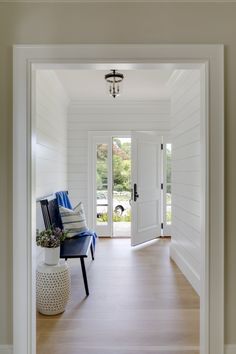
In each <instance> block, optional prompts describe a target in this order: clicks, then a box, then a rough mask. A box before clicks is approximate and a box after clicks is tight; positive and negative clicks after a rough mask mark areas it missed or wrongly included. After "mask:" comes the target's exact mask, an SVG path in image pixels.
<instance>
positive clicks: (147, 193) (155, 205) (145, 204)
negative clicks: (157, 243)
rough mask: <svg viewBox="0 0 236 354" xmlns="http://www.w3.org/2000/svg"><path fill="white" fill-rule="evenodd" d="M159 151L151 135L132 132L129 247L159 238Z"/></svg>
mask: <svg viewBox="0 0 236 354" xmlns="http://www.w3.org/2000/svg"><path fill="white" fill-rule="evenodd" d="M160 149H161V140H160V137H158V136H157V134H156V133H155V132H132V159H131V160H132V228H131V230H132V232H131V235H132V236H131V245H132V246H136V245H139V244H141V243H143V242H146V241H150V240H152V239H154V238H156V237H158V236H160V235H161V222H160V195H161V193H160V192H161V191H160V189H161V181H160V175H161V174H160Z"/></svg>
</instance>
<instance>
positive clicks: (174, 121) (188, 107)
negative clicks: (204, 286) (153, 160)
mask: <svg viewBox="0 0 236 354" xmlns="http://www.w3.org/2000/svg"><path fill="white" fill-rule="evenodd" d="M175 77H176V80H174V82H173V83H172V88H171V89H172V98H171V137H172V246H171V257H172V258H173V259H174V260H175V262H176V263H177V264H178V266H179V267H180V269H181V270H182V272H183V273H184V274H185V276H186V277H187V278H188V280H189V281H190V283H191V284H192V286H193V287H194V288H195V290H196V291H197V292H198V293H199V292H200V251H201V244H200V240H201V237H200V236H201V235H200V229H201V228H200V196H201V189H200V187H201V185H200V183H201V181H200V178H201V170H200V169H201V161H200V154H201V147H200V72H199V71H198V70H189V71H182V72H181V71H178V72H177V73H175Z"/></svg>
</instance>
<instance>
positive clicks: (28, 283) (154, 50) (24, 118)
mask: <svg viewBox="0 0 236 354" xmlns="http://www.w3.org/2000/svg"><path fill="white" fill-rule="evenodd" d="M72 47H73V46H71V47H70V46H69V48H63V46H62V47H60V48H57V50H56V51H50V48H46V47H45V48H42V47H41V49H40V50H41V52H40V50H39V49H38V48H35V47H33V46H32V48H31V47H30V48H29V47H27V48H24V47H18V48H15V49H16V50H15V56H14V65H15V75H14V80H15V84H16V88H15V100H14V104H15V109H14V112H15V113H14V132H15V139H14V191H15V193H14V230H15V232H14V235H16V236H17V234H18V233H17V230H19V229H20V230H22V238H24V237H25V242H22V239H21V240H20V241H19V240H18V239H17V237H15V250H16V251H15V254H14V288H15V293H14V303H15V305H17V303H18V302H19V299H22V304H24V303H25V306H14V326H15V328H14V333H15V335H14V345H15V346H16V347H17V349H18V351H19V353H24V354H25V353H27V354H28V353H34V351H35V348H34V329H35V327H34V325H32V324H34V320H33V318H34V317H32V316H33V315H34V311H33V310H32V303H34V301H32V294H33V285H34V282H33V281H32V269H29V264H31V263H32V249H33V248H34V247H33V243H32V241H30V245H29V240H31V238H30V237H29V235H31V232H32V233H33V234H34V231H35V221H34V219H33V220H32V219H31V218H30V217H29V216H30V215H32V214H33V215H34V211H33V207H32V205H31V202H32V200H34V195H33V193H32V183H31V181H33V179H32V170H31V167H32V166H31V162H32V161H31V159H28V156H29V151H30V146H31V145H30V142H31V138H32V131H31V128H32V125H31V124H28V123H29V122H28V119H29V117H30V114H29V107H30V106H28V107H26V105H25V102H27V99H29V97H30V95H29V92H28V93H27V90H22V82H24V83H26V82H27V77H28V76H27V75H26V72H27V73H28V72H30V70H29V69H30V67H31V64H32V62H34V63H35V62H37V58H38V60H40V61H41V62H42V61H44V58H51V61H53V62H56V61H57V58H58V57H64V58H67V59H65V61H66V62H67V60H70V59H71V58H74V60H76V58H77V59H78V58H81V49H80V48H79V46H78V47H76V46H75V47H74V48H72ZM108 47H109V46H107V47H106V46H104V48H103V57H107V58H108V60H111V61H113V62H114V61H115V60H116V58H117V57H119V58H121V57H122V54H121V49H122V48H121V47H122V46H118V47H119V48H117V50H118V51H116V50H114V51H112V54H109V53H111V51H110V48H108ZM141 47H142V46H134V47H132V46H129V48H131V52H132V53H131V56H130V54H127V52H126V51H127V47H125V46H124V47H123V49H122V50H123V58H124V60H126V61H127V62H129V63H131V62H133V59H132V60H131V58H138V60H137V62H140V61H141V62H147V61H150V59H151V58H152V60H154V61H155V62H159V61H161V62H163V58H168V60H170V58H172V60H171V61H172V62H178V63H180V62H181V60H182V62H184V63H186V61H189V62H194V61H195V62H198V63H199V61H201V60H202V58H207V59H206V60H207V62H208V64H209V68H210V73H211V75H210V81H209V86H210V92H211V98H212V99H211V101H210V105H211V108H212V109H211V110H210V112H211V114H214V123H215V122H216V120H218V123H219V124H218V125H217V124H214V125H213V123H212V121H211V119H210V125H209V134H210V136H211V144H212V145H211V150H210V157H211V160H210V161H214V164H213V163H212V164H210V165H208V159H207V155H206V147H205V150H204V154H205V155H204V156H205V160H204V163H206V166H207V168H208V167H209V169H210V171H211V174H212V175H214V176H218V178H217V179H215V181H214V182H213V181H212V184H211V186H210V189H211V190H212V191H214V193H210V194H209V195H210V199H209V203H210V204H211V207H212V209H211V221H210V226H211V227H210V238H211V237H212V239H213V236H214V247H213V249H210V250H209V249H208V247H207V245H208V238H207V242H206V241H205V243H204V245H205V246H204V251H203V257H204V259H203V265H202V273H201V274H202V275H203V278H202V282H203V284H202V285H203V287H202V289H204V290H202V291H203V294H204V296H203V298H202V301H203V303H202V306H201V313H202V325H201V335H202V353H222V352H223V331H222V329H223V327H222V326H223V325H222V324H223V302H222V301H221V300H222V298H223V294H222V291H223V286H222V285H223V283H222V282H223V262H222V260H223V253H222V252H223V241H222V240H223V238H222V233H223V214H222V205H223V189H222V186H223V174H221V173H219V171H223V138H222V137H223V135H222V134H223V129H221V128H222V124H223V123H222V122H223V113H222V112H223V98H222V90H221V89H222V87H223V81H222V79H223V74H222V73H223V71H222V66H221V64H222V62H223V60H222V52H223V51H222V47H221V46H210V48H208V46H176V47H175V48H174V46H155V47H152V46H151V47H149V46H143V48H141ZM113 49H114V48H113ZM84 50H85V49H84V48H83V55H84ZM85 51H86V50H85ZM60 53H61V54H60ZM73 53H74V54H73ZM75 53H77V54H76V55H75ZM89 53H90V54H89ZM89 53H88V54H87V56H88V57H91V56H92V57H93V60H94V62H95V63H96V62H97V61H96V60H97V56H96V55H97V54H96V53H97V51H96V50H95V52H91V51H90V52H89ZM139 53H145V55H144V54H142V55H141V54H139ZM160 53H161V56H160ZM180 53H181V54H180ZM209 53H210V54H209ZM22 54H23V55H22ZM75 56H76V58H75ZM32 58H34V59H32ZM183 58H184V59H183ZM215 58H217V60H215ZM45 60H46V59H45ZM204 63H205V61H204V62H203V66H204V68H205V69H206V66H205V64H204ZM26 64H27V65H26ZM41 65H42V64H41ZM137 65H138V64H136V66H137ZM185 65H186V64H183V66H182V67H184V66H185ZM217 72H219V73H220V74H219V75H218V76H217V75H216V73H217ZM214 74H215V75H214ZM24 87H25V88H26V87H27V85H25V86H24ZM206 91H207V90H206ZM204 97H205V99H206V101H207V102H208V99H207V98H208V96H204ZM216 107H217V108H216ZM204 112H205V113H206V105H205V106H204ZM212 112H213V113H212ZM204 117H205V116H204ZM210 117H211V116H210ZM219 136H220V139H219ZM26 140H27V141H28V145H27V148H26V147H25V141H26ZM207 141H208V140H207ZM30 156H32V152H31V154H30ZM207 176H208V174H207ZM19 182H20V183H19ZM205 182H206V186H205V187H206V188H205V192H206V191H207V192H208V189H207V186H208V184H207V177H206V178H205ZM207 196H208V193H207ZM219 200H220V203H219ZM22 201H25V203H24V205H25V206H26V208H25V209H22ZM207 201H208V198H207ZM219 205H220V212H219V210H218V206H219ZM205 207H206V210H208V203H206V204H204V208H205ZM19 211H20V216H19ZM203 212H204V221H205V223H204V225H208V213H207V212H206V213H205V209H204V210H203ZM219 215H220V217H219ZM29 220H31V222H30V221H29ZM205 227H206V226H205ZM204 229H205V231H206V230H207V231H206V233H205V232H204V235H205V236H207V235H208V229H207V228H204ZM25 244H27V245H29V247H28V248H27V247H26V248H25V247H24V249H22V247H23V246H24V245H25ZM212 244H213V243H211V245H212ZM18 252H19V254H20V255H21V257H19V256H18ZM219 254H220V255H221V262H219ZM207 255H208V256H209V258H210V259H211V262H210V269H208V267H207V264H208V262H207V261H206V260H207V259H206V256H207ZM22 256H23V257H22ZM209 258H208V260H209ZM22 259H25V260H29V262H22ZM206 274H207V276H206ZM213 275H217V276H216V277H214V276H213ZM208 276H209V277H211V282H210V283H209V277H208ZM214 279H216V281H214ZM208 284H210V288H209V293H208V290H207V289H208ZM17 285H18V286H17ZM215 294H218V295H219V297H217V296H215ZM209 295H210V296H209ZM23 299H25V301H24V300H23ZM29 299H30V300H29ZM217 299H218V300H219V301H218V300H217ZM28 300H29V301H28ZM210 303H211V306H209V304H210ZM25 308H27V309H28V313H25ZM206 308H207V309H210V311H209V318H208V316H207V315H206V314H208V311H206ZM22 311H24V312H22ZM215 313H218V315H219V313H220V315H219V316H220V321H217V322H216V321H214V314H215ZM208 320H209V321H208ZM19 323H21V328H19ZM208 323H209V328H210V330H209V333H208V331H207V329H208V326H207V324H208ZM216 323H218V325H217V326H216ZM213 324H214V326H213ZM205 326H206V327H205ZM206 338H207V339H209V338H211V340H209V341H208V340H206ZM209 342H210V343H211V346H210V347H209V346H208V344H209ZM208 349H209V350H208Z"/></svg>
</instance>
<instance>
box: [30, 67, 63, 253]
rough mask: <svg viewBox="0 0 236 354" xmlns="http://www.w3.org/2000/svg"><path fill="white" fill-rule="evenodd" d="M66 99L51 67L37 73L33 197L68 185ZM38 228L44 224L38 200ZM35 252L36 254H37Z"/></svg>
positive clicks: (41, 195) (38, 196)
mask: <svg viewBox="0 0 236 354" xmlns="http://www.w3.org/2000/svg"><path fill="white" fill-rule="evenodd" d="M68 104H69V100H68V97H67V95H66V93H65V91H64V89H63V87H62V85H61V83H60V82H59V80H58V78H57V76H56V75H55V73H54V72H53V71H49V70H43V71H37V73H36V100H35V115H36V198H40V197H43V196H45V195H49V194H51V193H54V192H56V191H58V190H64V189H67V188H68V186H67V109H68ZM36 211H37V217H36V221H37V228H38V229H39V230H41V229H43V228H44V223H43V219H42V213H41V208H40V205H39V203H37V208H36ZM39 257H40V256H39V254H38V258H39Z"/></svg>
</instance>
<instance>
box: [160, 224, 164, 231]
mask: <svg viewBox="0 0 236 354" xmlns="http://www.w3.org/2000/svg"><path fill="white" fill-rule="evenodd" d="M161 229H162V230H163V229H164V224H163V222H162V223H161Z"/></svg>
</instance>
